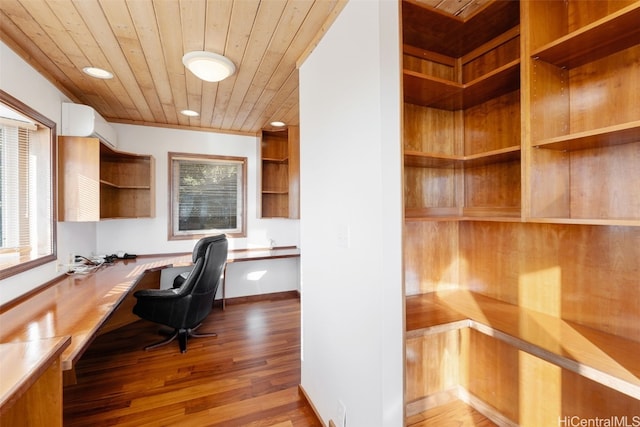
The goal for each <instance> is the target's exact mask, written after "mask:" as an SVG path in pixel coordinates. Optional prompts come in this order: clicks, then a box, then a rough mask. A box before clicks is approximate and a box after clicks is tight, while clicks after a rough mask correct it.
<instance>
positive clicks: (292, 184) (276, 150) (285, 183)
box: [260, 126, 300, 218]
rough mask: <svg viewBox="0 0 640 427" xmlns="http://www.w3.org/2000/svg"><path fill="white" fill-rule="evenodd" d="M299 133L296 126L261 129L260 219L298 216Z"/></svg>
mask: <svg viewBox="0 0 640 427" xmlns="http://www.w3.org/2000/svg"><path fill="white" fill-rule="evenodd" d="M299 132H300V131H299V128H298V127H297V126H289V127H288V128H285V129H282V130H277V131H266V130H265V131H263V132H262V136H261V141H260V142H261V144H260V159H261V163H262V165H261V166H262V169H261V170H262V179H261V197H260V206H261V212H262V214H261V216H262V218H299V217H300V196H299V193H300V189H299V186H300V184H299V181H300V151H299V150H300V144H299V138H300V136H299V135H300V133H299Z"/></svg>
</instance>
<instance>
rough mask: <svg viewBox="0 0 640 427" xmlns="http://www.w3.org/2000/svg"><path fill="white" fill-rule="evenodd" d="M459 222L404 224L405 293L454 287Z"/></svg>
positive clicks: (409, 222) (410, 222)
mask: <svg viewBox="0 0 640 427" xmlns="http://www.w3.org/2000/svg"><path fill="white" fill-rule="evenodd" d="M457 254H458V223H457V222H454V221H442V222H432V221H408V222H406V223H405V225H404V280H405V292H406V294H407V295H415V294H423V293H427V292H433V291H436V290H442V289H449V288H451V287H455V286H457V284H458V282H459V277H458V272H459V266H458V258H457Z"/></svg>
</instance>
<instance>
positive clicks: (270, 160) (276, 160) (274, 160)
mask: <svg viewBox="0 0 640 427" xmlns="http://www.w3.org/2000/svg"><path fill="white" fill-rule="evenodd" d="M262 161H263V162H267V163H288V162H289V158H288V157H284V158H272V157H263V158H262Z"/></svg>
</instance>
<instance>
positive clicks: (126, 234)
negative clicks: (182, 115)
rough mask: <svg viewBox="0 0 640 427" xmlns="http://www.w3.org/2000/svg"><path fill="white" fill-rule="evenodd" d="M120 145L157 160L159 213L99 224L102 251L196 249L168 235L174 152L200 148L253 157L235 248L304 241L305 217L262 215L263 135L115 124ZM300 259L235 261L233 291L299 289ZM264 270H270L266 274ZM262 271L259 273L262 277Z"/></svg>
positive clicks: (231, 280)
mask: <svg viewBox="0 0 640 427" xmlns="http://www.w3.org/2000/svg"><path fill="white" fill-rule="evenodd" d="M113 126H114V127H115V129H116V131H117V133H118V149H119V150H122V151H127V152H132V153H140V154H151V155H152V156H154V158H155V162H156V175H155V178H156V215H155V217H154V218H146V219H116V220H106V221H101V222H100V223H98V225H97V252H98V253H103V254H111V253H116V252H118V251H125V252H128V253H134V254H160V253H175V252H190V251H191V250H192V249H193V245H194V244H195V240H171V241H170V240H169V239H168V208H167V206H168V185H169V166H168V153H169V152H170V151H172V152H180V153H199V154H216V155H223V156H239V157H246V158H247V205H248V206H247V237H245V238H233V239H230V241H229V249H244V248H256V247H258V248H265V247H269V245H270V239H272V240H273V241H274V242H275V245H276V246H299V244H300V238H299V221H298V220H291V219H283V218H270V219H259V218H257V213H256V207H257V200H258V194H257V191H258V190H257V189H258V183H259V181H258V180H259V173H258V167H259V164H258V161H257V159H258V138H256V137H251V136H241V135H230V134H222V133H212V132H202V131H191V130H182V129H167V128H159V127H147V126H135V125H123V124H114V125H113ZM298 271H299V262H298V260H297V259H288V260H274V261H259V262H258V261H256V262H245V263H237V264H234V265H230V266H229V267H228V269H227V284H228V286H227V297H230V298H231V297H236V296H246V295H255V294H261V293H270V292H281V291H287V290H296V289H298V286H299V280H298V276H299V274H298ZM260 272H264V274H263V275H262V276H260V274H259V273H260ZM257 277H259V279H256V278H257Z"/></svg>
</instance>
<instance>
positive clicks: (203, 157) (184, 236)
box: [167, 152, 248, 240]
mask: <svg viewBox="0 0 640 427" xmlns="http://www.w3.org/2000/svg"><path fill="white" fill-rule="evenodd" d="M174 160H187V161H199V160H200V161H216V160H217V161H230V162H234V163H240V164H241V165H242V175H241V179H242V185H241V186H240V187H241V191H242V197H240V200H241V202H242V219H241V221H240V222H241V224H240V227H241V229H240V231H239V232H236V233H229V232H226V231H225V232H224V233H225V234H226V235H227V236H228V237H246V236H247V164H248V160H247V157H236V156H222V155H216V154H197V153H176V152H169V153H168V170H169V173H168V181H169V183H168V186H169V191H168V200H167V206H168V209H167V213H168V217H169V218H168V223H169V230H168V239H169V240H194V239H201V238H203V237H206V236H209V235H210V234H211V233H210V232H206V233H203V232H197V231H194V232H187V233H181V234H175V233H174V225H175V224H176V222H177V221H178V218H174V210H173V202H174V200H175V199H176V198H177V197H179V194H178V192H179V190H178V189H177V188H174V176H173V162H174ZM220 232H221V233H222V232H223V230H220Z"/></svg>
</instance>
